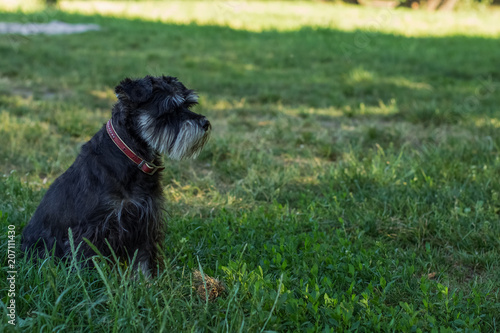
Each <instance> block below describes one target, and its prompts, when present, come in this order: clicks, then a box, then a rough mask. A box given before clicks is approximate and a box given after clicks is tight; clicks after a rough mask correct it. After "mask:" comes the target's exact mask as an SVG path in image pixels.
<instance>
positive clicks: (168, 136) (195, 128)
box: [139, 115, 210, 160]
mask: <svg viewBox="0 0 500 333" xmlns="http://www.w3.org/2000/svg"><path fill="white" fill-rule="evenodd" d="M154 122H155V121H154V119H153V118H151V117H149V116H147V115H144V116H142V117H141V118H140V121H139V123H140V127H141V129H142V131H141V135H142V138H143V139H144V140H145V141H146V142H147V143H148V144H149V145H150V146H151V147H152V148H153V149H154V150H156V151H158V152H160V153H163V154H167V155H168V157H169V158H171V159H174V160H183V159H188V158H196V157H197V156H198V155H199V154H200V152H201V150H202V149H203V147H204V146H205V144H206V143H207V141H208V138H209V137H210V130H208V131H205V130H204V129H203V128H202V127H201V126H199V125H198V124H197V123H196V121H194V120H187V121H185V122H184V123H183V124H182V127H181V129H180V130H179V133H178V134H177V136H176V135H175V131H173V130H172V129H170V128H168V127H166V128H161V129H158V128H156V126H155V124H154Z"/></svg>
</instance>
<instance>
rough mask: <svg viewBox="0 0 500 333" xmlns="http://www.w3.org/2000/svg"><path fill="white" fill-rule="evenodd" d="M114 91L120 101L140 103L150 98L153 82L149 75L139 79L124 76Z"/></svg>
mask: <svg viewBox="0 0 500 333" xmlns="http://www.w3.org/2000/svg"><path fill="white" fill-rule="evenodd" d="M115 93H116V97H118V99H120V100H122V101H129V102H133V103H142V102H145V101H147V100H148V99H149V98H151V95H152V93H153V83H152V82H151V79H150V77H149V76H146V77H145V78H143V79H139V80H132V79H129V78H126V79H124V80H122V81H121V82H120V84H119V85H118V86H116V88H115Z"/></svg>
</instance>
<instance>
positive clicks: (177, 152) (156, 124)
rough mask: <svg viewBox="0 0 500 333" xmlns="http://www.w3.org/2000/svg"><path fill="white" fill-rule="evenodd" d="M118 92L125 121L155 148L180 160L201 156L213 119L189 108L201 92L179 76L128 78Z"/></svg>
mask: <svg viewBox="0 0 500 333" xmlns="http://www.w3.org/2000/svg"><path fill="white" fill-rule="evenodd" d="M115 93H116V96H117V97H118V100H119V102H118V103H119V104H120V105H119V110H120V112H123V113H124V116H125V117H126V122H127V123H129V124H130V127H131V128H133V129H134V130H135V131H136V132H137V135H138V136H140V137H141V138H142V139H143V140H144V141H145V142H147V143H148V145H150V147H151V148H152V149H154V150H155V151H157V152H160V153H164V154H167V155H168V156H169V157H170V158H172V159H176V160H181V159H186V158H194V157H196V156H198V154H199V153H200V152H201V150H202V149H203V147H204V146H205V144H206V143H207V141H208V138H209V136H210V130H211V125H210V122H209V121H208V120H207V118H205V116H202V115H200V114H197V113H194V112H192V111H191V110H190V108H191V107H192V106H194V105H196V104H197V103H198V96H197V95H196V94H195V92H194V91H193V90H190V89H187V88H186V87H185V86H184V85H183V84H182V83H181V82H180V81H178V80H177V78H175V77H171V76H160V77H152V76H146V77H145V78H143V79H137V80H132V79H129V78H126V79H124V80H123V81H122V82H120V84H119V85H118V86H117V87H116V88H115Z"/></svg>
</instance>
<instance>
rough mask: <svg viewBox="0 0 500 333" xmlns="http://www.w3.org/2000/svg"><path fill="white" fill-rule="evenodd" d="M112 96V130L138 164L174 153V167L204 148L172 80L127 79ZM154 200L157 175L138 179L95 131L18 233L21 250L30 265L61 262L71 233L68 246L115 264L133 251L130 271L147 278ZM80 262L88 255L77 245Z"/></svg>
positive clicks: (190, 97)
mask: <svg viewBox="0 0 500 333" xmlns="http://www.w3.org/2000/svg"><path fill="white" fill-rule="evenodd" d="M115 92H116V94H117V97H118V102H117V103H116V104H115V105H114V107H113V112H112V118H111V119H112V123H113V125H114V128H115V130H116V132H117V133H118V135H119V136H120V137H121V139H122V140H123V141H124V142H125V143H126V144H127V145H128V146H129V147H130V148H131V149H132V150H133V151H134V152H135V153H136V154H137V155H138V156H140V157H141V158H143V159H144V160H146V161H149V162H153V163H154V164H155V165H160V164H161V160H160V155H159V154H160V153H165V154H168V155H171V154H172V155H174V152H173V150H174V149H177V150H179V151H181V152H180V153H179V152H178V153H177V154H176V156H177V157H175V158H177V159H180V158H188V157H191V156H196V154H197V153H199V151H200V150H201V149H202V148H203V146H204V144H205V143H206V141H207V140H208V136H209V132H210V128H211V126H210V123H209V122H208V120H207V119H206V118H205V117H204V116H202V115H199V114H196V113H194V112H192V111H190V110H189V107H190V106H192V105H193V104H196V102H197V96H196V95H195V94H194V92H193V91H192V90H189V89H187V88H186V87H185V86H184V85H183V84H182V83H181V82H179V81H178V80H177V79H176V78H173V77H166V76H162V77H150V76H146V77H145V78H143V79H139V80H131V79H128V78H127V79H125V80H123V81H122V82H121V83H120V85H118V86H117V87H116V88H115ZM144 119H147V123H146V121H145V120H144ZM187 123H189V124H187ZM183 126H184V129H183ZM181 129H183V133H184V134H183V135H182V136H181V135H179V133H180V132H181ZM177 139H181V140H184V141H186V143H184V142H177V141H178V140H177ZM183 145H188V147H184V146H183ZM179 147H180V148H179ZM182 149H183V150H182ZM162 192H163V191H162V187H161V183H160V173H159V172H157V173H155V174H154V175H148V174H146V173H144V172H142V171H141V170H140V169H139V168H138V167H137V165H136V164H134V163H133V162H132V161H131V160H129V158H128V157H127V156H126V155H125V154H124V153H123V152H122V151H120V150H119V149H118V148H117V147H116V145H115V144H114V143H113V141H112V140H111V138H110V137H109V136H108V134H107V132H106V128H105V126H103V127H102V128H101V130H99V131H98V132H97V133H96V134H95V135H94V137H93V138H92V139H91V140H90V141H89V142H87V143H86V144H85V145H84V146H83V147H82V149H81V152H80V154H79V155H78V157H77V158H76V160H75V162H74V163H73V165H72V166H71V167H70V168H69V169H68V170H67V171H66V172H65V173H63V174H62V175H61V176H60V177H59V178H57V179H56V180H55V181H54V183H53V184H52V186H50V188H49V190H48V191H47V193H46V195H45V197H44V198H43V199H42V202H41V203H40V205H39V207H38V208H37V210H36V211H35V214H34V215H33V217H32V218H31V220H30V222H29V224H28V225H27V226H26V228H25V229H24V231H23V235H22V241H21V242H22V245H21V249H22V250H23V251H25V252H34V254H35V255H37V256H38V257H44V256H46V255H47V253H50V251H51V250H53V251H54V252H53V254H54V255H55V256H57V257H60V258H64V257H67V256H69V255H70V253H71V249H70V243H69V238H68V229H69V228H71V230H72V233H73V238H74V242H75V245H78V244H80V243H82V241H83V239H84V238H86V239H88V240H89V241H90V242H91V243H93V244H94V245H95V246H96V247H97V249H98V250H99V251H100V252H101V253H102V254H103V255H105V256H109V255H110V254H111V252H110V249H109V246H108V245H107V243H106V241H107V242H109V244H110V246H111V248H112V249H113V251H114V252H115V253H116V255H117V256H118V257H119V258H121V259H123V260H130V259H131V258H132V257H133V256H134V253H135V252H136V251H137V259H136V266H138V267H140V268H141V269H142V270H143V271H144V272H145V273H150V272H151V269H152V268H153V267H154V266H155V265H156V263H158V259H159V258H158V254H159V246H161V244H162V242H163V241H164V216H163V208H162V203H163V194H162ZM81 254H82V255H83V256H84V257H87V258H88V257H91V256H92V255H95V253H94V251H93V250H92V249H91V248H90V247H89V246H88V245H87V244H86V243H85V242H83V243H82V246H81Z"/></svg>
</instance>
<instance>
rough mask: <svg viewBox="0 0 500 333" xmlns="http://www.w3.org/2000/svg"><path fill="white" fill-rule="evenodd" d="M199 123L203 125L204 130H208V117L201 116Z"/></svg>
mask: <svg viewBox="0 0 500 333" xmlns="http://www.w3.org/2000/svg"><path fill="white" fill-rule="evenodd" d="M200 125H201V127H203V129H204V130H205V131H208V129H209V128H210V126H211V125H210V122H209V121H208V119H207V118H203V119H202V120H201V121H200Z"/></svg>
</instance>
